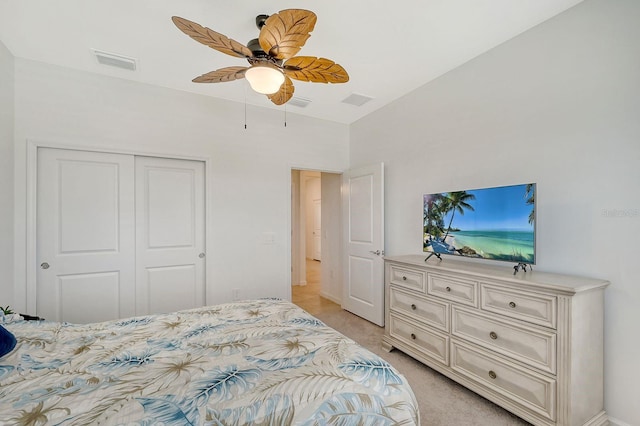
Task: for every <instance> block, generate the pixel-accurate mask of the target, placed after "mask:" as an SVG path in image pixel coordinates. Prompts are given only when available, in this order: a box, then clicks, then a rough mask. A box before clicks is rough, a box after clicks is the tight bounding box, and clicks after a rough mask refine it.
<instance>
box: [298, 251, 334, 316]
mask: <svg viewBox="0 0 640 426" xmlns="http://www.w3.org/2000/svg"><path fill="white" fill-rule="evenodd" d="M320 266H321V263H320V262H319V261H317V260H310V259H307V285H294V286H292V287H291V301H292V302H293V303H295V304H296V305H298V306H300V307H301V308H302V309H304V310H305V311H307V312H309V313H310V314H311V315H318V314H320V313H323V312H328V311H340V310H342V308H341V307H340V305H338V304H337V303H334V302H332V301H331V300H329V299H325V298H324V297H322V296H320V289H321V287H320Z"/></svg>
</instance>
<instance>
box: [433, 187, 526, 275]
mask: <svg viewBox="0 0 640 426" xmlns="http://www.w3.org/2000/svg"><path fill="white" fill-rule="evenodd" d="M423 205H424V224H423V230H424V232H423V251H424V252H426V253H438V254H447V255H455V256H463V257H474V258H482V259H492V260H502V261H511V262H517V263H528V264H534V263H535V184H533V183H529V184H522V185H511V186H501V187H495V188H481V189H472V190H464V191H453V192H442V193H434V194H425V195H424V196H423Z"/></svg>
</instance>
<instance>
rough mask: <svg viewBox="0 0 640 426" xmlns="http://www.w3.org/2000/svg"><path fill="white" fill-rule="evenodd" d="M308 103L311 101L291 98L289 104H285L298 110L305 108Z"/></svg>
mask: <svg viewBox="0 0 640 426" xmlns="http://www.w3.org/2000/svg"><path fill="white" fill-rule="evenodd" d="M310 103H311V99H305V98H296V97H293V98H291V99H289V102H287V105H293V106H297V107H299V108H305V107H306V106H307V105H309V104H310Z"/></svg>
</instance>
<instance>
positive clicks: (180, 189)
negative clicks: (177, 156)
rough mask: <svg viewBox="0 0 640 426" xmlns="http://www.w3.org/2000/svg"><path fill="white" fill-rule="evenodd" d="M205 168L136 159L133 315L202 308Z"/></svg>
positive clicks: (182, 162)
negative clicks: (134, 312) (134, 304)
mask: <svg viewBox="0 0 640 426" xmlns="http://www.w3.org/2000/svg"><path fill="white" fill-rule="evenodd" d="M204 190H205V188H204V163H203V162H200V161H188V160H174V159H166V158H154V157H136V282H137V284H136V311H137V313H138V314H147V313H159V312H169V311H175V310H179V309H188V308H194V307H197V306H203V305H204V303H205V258H204V256H205V238H204V236H205V229H204V228H205V213H204V212H205V206H204V200H205V195H204Z"/></svg>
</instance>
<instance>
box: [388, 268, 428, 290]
mask: <svg viewBox="0 0 640 426" xmlns="http://www.w3.org/2000/svg"><path fill="white" fill-rule="evenodd" d="M425 275H426V274H425V272H424V271H420V270H418V269H411V268H405V267H400V266H396V265H390V266H389V282H390V283H391V284H395V285H398V286H401V287H404V288H408V289H411V290H416V291H419V292H420V293H424V292H425V289H426V286H425V281H426V280H425Z"/></svg>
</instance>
